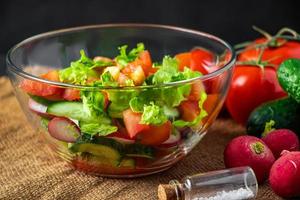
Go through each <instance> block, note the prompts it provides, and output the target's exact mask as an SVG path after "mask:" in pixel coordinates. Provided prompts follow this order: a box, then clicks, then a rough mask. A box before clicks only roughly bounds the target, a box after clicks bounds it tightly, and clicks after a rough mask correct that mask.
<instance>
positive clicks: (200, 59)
mask: <svg viewBox="0 0 300 200" xmlns="http://www.w3.org/2000/svg"><path fill="white" fill-rule="evenodd" d="M213 60H214V55H213V54H212V53H211V52H209V51H207V50H205V49H201V48H197V49H194V50H192V51H191V64H190V68H191V70H193V71H199V72H201V73H202V74H207V73H209V72H211V69H210V67H208V66H211V65H212V64H213Z"/></svg>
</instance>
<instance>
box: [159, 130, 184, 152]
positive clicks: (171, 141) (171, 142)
mask: <svg viewBox="0 0 300 200" xmlns="http://www.w3.org/2000/svg"><path fill="white" fill-rule="evenodd" d="M180 140H181V135H180V132H179V131H174V132H173V133H172V134H171V135H170V136H169V138H168V139H167V140H166V141H165V142H164V143H162V144H160V145H159V146H158V147H160V148H171V147H174V146H177V145H178V144H179V143H180Z"/></svg>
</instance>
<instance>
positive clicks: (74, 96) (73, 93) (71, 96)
mask: <svg viewBox="0 0 300 200" xmlns="http://www.w3.org/2000/svg"><path fill="white" fill-rule="evenodd" d="M63 98H64V99H65V100H67V101H77V100H80V90H77V89H71V88H67V89H65V92H64V94H63Z"/></svg>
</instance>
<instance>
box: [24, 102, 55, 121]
mask: <svg viewBox="0 0 300 200" xmlns="http://www.w3.org/2000/svg"><path fill="white" fill-rule="evenodd" d="M28 107H29V109H30V110H31V111H33V112H35V113H36V114H38V115H40V116H42V117H46V118H52V117H53V116H52V115H50V114H48V113H47V106H45V105H43V104H40V103H38V102H36V101H34V100H33V99H29V100H28Z"/></svg>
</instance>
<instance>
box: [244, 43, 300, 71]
mask: <svg viewBox="0 0 300 200" xmlns="http://www.w3.org/2000/svg"><path fill="white" fill-rule="evenodd" d="M265 41H266V38H259V39H257V40H255V41H254V43H253V44H251V45H249V46H248V47H247V48H246V50H245V51H243V52H242V53H241V54H240V55H239V58H238V60H239V61H251V60H257V57H258V55H259V53H260V50H259V49H258V48H253V45H256V44H261V43H263V42H265ZM280 41H283V40H282V39H281V40H278V42H280ZM288 58H300V43H299V42H297V41H287V42H286V43H284V44H283V45H282V46H280V47H269V48H266V49H265V50H264V53H263V56H262V60H263V61H267V60H270V61H269V63H271V64H274V65H277V66H279V65H280V64H281V63H282V61H284V60H286V59H288Z"/></svg>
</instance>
